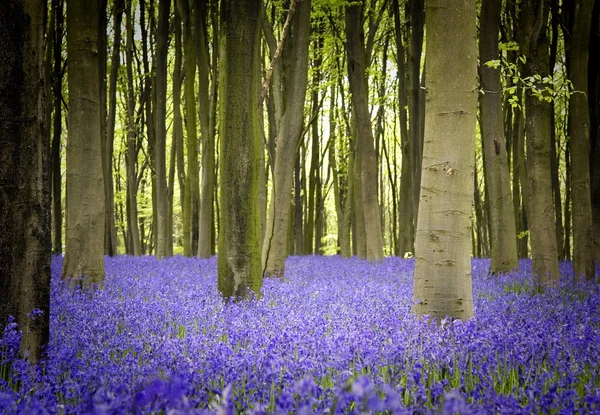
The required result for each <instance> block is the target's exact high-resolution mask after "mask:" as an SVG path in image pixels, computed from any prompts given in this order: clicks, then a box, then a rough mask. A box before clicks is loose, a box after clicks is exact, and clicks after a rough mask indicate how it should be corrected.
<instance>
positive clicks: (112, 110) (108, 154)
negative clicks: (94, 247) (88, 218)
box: [104, 0, 125, 256]
mask: <svg viewBox="0 0 600 415" xmlns="http://www.w3.org/2000/svg"><path fill="white" fill-rule="evenodd" d="M124 9H125V1H124V0H116V1H115V4H114V8H113V27H114V38H113V50H112V54H111V59H110V75H109V80H108V119H107V122H106V142H105V150H104V154H105V157H104V197H105V199H106V212H105V214H106V223H105V228H106V229H105V236H104V238H105V240H104V251H105V252H106V254H107V255H109V256H113V255H116V254H117V227H116V225H115V211H114V206H115V190H114V179H113V153H114V142H115V122H116V112H117V111H116V110H117V76H118V74H119V66H120V55H121V23H122V21H123V11H124Z"/></svg>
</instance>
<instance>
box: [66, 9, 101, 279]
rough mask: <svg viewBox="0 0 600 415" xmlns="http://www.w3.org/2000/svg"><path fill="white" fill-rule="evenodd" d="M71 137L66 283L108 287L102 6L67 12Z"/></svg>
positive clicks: (68, 144) (68, 149)
mask: <svg viewBox="0 0 600 415" xmlns="http://www.w3.org/2000/svg"><path fill="white" fill-rule="evenodd" d="M67 29H68V30H67V56H68V59H69V72H68V77H67V78H68V84H69V137H68V142H67V180H66V186H67V190H66V192H67V193H66V194H67V197H66V212H67V214H66V248H65V262H64V267H63V278H65V279H70V280H73V281H76V280H77V279H79V278H80V277H83V276H87V278H86V279H85V280H84V281H83V282H82V283H83V285H84V286H89V285H91V284H99V285H102V284H103V283H104V220H105V216H104V178H103V169H102V143H103V141H104V140H103V137H101V136H100V131H101V119H100V117H101V115H100V114H101V112H100V82H99V79H100V75H99V63H98V46H99V45H98V2H97V0H90V1H89V2H87V3H85V4H84V3H80V2H71V3H69V5H68V7H67Z"/></svg>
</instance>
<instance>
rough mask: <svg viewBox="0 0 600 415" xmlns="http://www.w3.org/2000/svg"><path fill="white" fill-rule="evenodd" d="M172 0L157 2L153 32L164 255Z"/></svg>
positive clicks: (161, 249) (163, 248)
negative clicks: (154, 29)
mask: <svg viewBox="0 0 600 415" xmlns="http://www.w3.org/2000/svg"><path fill="white" fill-rule="evenodd" d="M170 9H171V0H160V1H159V4H158V31H157V36H156V117H155V119H154V120H155V122H156V127H155V131H156V142H155V157H156V199H157V200H156V207H157V209H156V214H157V215H156V216H157V218H156V228H157V229H155V232H156V233H157V239H156V241H157V244H156V256H157V257H158V258H164V257H165V256H167V255H168V246H169V241H168V240H169V239H170V238H172V237H173V235H170V234H168V232H169V229H168V227H167V225H168V224H169V220H168V219H167V215H168V214H169V206H168V187H167V162H166V159H167V156H166V151H167V150H166V147H167V126H166V123H167V54H168V50H167V48H168V37H169V14H170Z"/></svg>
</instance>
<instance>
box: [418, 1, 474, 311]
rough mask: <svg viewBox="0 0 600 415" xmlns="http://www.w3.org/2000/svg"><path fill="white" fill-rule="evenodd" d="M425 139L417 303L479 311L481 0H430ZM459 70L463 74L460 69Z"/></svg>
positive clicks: (423, 308) (428, 308)
mask: <svg viewBox="0 0 600 415" xmlns="http://www.w3.org/2000/svg"><path fill="white" fill-rule="evenodd" d="M426 16H427V22H426V25H427V28H428V32H427V34H428V36H427V44H426V48H427V54H428V58H427V60H426V72H427V89H426V90H427V104H426V107H425V137H426V138H425V146H424V150H423V151H424V154H423V175H422V183H421V200H420V202H419V214H418V224H417V234H416V241H415V250H416V263H415V288H414V300H415V306H414V311H415V312H416V314H417V315H418V316H422V315H430V316H432V317H435V318H437V319H438V321H439V320H441V319H443V318H445V317H446V316H450V317H451V318H460V319H467V318H470V317H471V316H473V295H472V286H471V256H470V255H469V253H470V251H471V235H470V229H469V228H470V226H471V209H472V204H473V164H474V160H473V155H474V154H475V134H476V112H477V43H476V31H477V29H476V26H475V23H476V20H477V11H476V7H475V1H474V0H466V1H461V2H457V3H455V4H453V7H452V11H451V12H450V10H448V7H447V4H446V2H444V1H441V0H438V1H434V0H429V1H428V2H427V11H426ZM457 74H460V75H459V76H457Z"/></svg>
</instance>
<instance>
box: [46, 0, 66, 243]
mask: <svg viewBox="0 0 600 415" xmlns="http://www.w3.org/2000/svg"><path fill="white" fill-rule="evenodd" d="M63 5H64V2H63V0H53V1H52V8H53V9H54V17H55V19H56V25H55V28H54V39H53V43H54V45H53V48H52V52H53V55H54V68H53V76H52V78H53V86H52V89H53V90H54V119H53V128H52V149H51V162H50V164H51V168H52V229H53V235H54V238H53V241H52V252H53V253H55V254H59V253H61V252H62V224H63V220H62V203H61V202H62V192H61V190H62V185H61V183H62V174H61V157H60V142H61V135H62V86H63V68H62V64H63V59H62V40H63V35H64V14H63V13H64V11H63ZM47 82H50V80H49V79H48V80H47ZM47 99H48V100H50V97H49V96H48V97H47ZM48 121H49V120H48Z"/></svg>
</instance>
